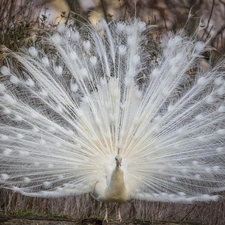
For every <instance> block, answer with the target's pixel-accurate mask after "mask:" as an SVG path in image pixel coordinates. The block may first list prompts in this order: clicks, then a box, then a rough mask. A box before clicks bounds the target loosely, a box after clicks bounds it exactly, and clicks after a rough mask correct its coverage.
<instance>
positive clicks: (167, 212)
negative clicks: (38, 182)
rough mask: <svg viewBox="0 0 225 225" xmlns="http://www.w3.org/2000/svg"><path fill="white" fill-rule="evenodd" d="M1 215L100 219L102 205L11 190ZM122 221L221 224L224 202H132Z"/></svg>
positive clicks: (0, 204) (0, 205)
mask: <svg viewBox="0 0 225 225" xmlns="http://www.w3.org/2000/svg"><path fill="white" fill-rule="evenodd" d="M0 209H1V212H2V214H16V215H26V213H27V212H29V213H30V212H33V214H41V215H46V216H52V215H57V216H65V215H66V216H69V217H72V218H76V219H84V218H90V217H96V218H103V217H104V213H105V204H104V203H102V202H97V201H95V200H93V199H92V198H91V197H90V196H89V195H85V196H77V197H76V196H72V197H67V198H55V199H42V198H30V197H25V196H22V195H20V194H16V193H12V192H11V191H5V190H2V191H1V192H0ZM109 212H110V217H111V218H113V219H116V205H115V204H111V206H110V210H109ZM122 218H123V219H124V220H130V219H132V218H135V219H141V220H143V221H145V220H148V221H176V222H182V221H188V222H195V223H200V224H211V225H223V224H224V221H225V205H224V201H223V200H221V201H219V202H210V203H197V204H191V205H188V204H171V203H151V202H144V201H133V202H130V203H126V204H124V205H122Z"/></svg>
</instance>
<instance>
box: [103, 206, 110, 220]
mask: <svg viewBox="0 0 225 225" xmlns="http://www.w3.org/2000/svg"><path fill="white" fill-rule="evenodd" d="M104 221H106V222H107V223H108V222H109V221H108V203H106V208H105V217H104V220H103V222H104Z"/></svg>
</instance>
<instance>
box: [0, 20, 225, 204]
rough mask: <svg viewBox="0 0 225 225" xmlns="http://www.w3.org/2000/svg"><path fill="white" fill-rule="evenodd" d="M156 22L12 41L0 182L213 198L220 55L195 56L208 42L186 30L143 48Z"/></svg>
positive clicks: (112, 198)
mask: <svg viewBox="0 0 225 225" xmlns="http://www.w3.org/2000/svg"><path fill="white" fill-rule="evenodd" d="M151 28H152V27H147V26H146V24H145V23H144V22H142V21H139V20H138V19H135V20H133V21H130V22H127V23H124V22H114V23H111V24H110V25H108V24H107V23H106V22H105V21H104V20H102V21H100V22H99V23H98V26H97V28H96V29H95V28H93V27H92V26H91V25H85V26H84V27H83V28H80V30H79V29H78V30H74V29H72V28H70V27H65V26H63V25H61V26H59V29H58V32H56V33H55V34H54V35H50V36H49V37H48V38H47V39H46V41H45V43H46V44H47V45H48V50H47V51H46V50H45V48H44V47H43V46H36V47H30V48H29V49H25V50H23V51H21V52H19V53H12V52H11V57H12V59H10V60H9V61H8V64H7V65H6V66H3V67H2V68H1V78H0V82H1V83H0V115H1V124H0V143H1V144H0V155H1V157H0V183H1V187H4V188H8V189H12V190H13V191H16V192H19V193H21V194H23V195H27V196H36V197H58V196H68V195H80V194H84V193H91V194H92V196H93V197H94V198H96V199H97V200H100V201H106V202H118V203H123V202H126V201H128V200H130V199H143V200H147V201H163V202H184V203H192V202H195V201H215V200H218V198H219V196H218V195H217V194H215V193H217V192H219V191H222V190H224V189H225V180H224V178H225V162H224V159H225V157H224V153H225V127H224V125H225V103H224V97H225V82H224V77H225V72H224V70H223V68H222V64H220V65H218V66H216V67H215V68H210V66H209V67H208V68H203V67H201V66H200V65H201V64H200V62H201V61H203V59H202V54H203V53H204V51H205V50H206V48H207V43H203V42H200V41H196V40H195V38H187V37H183V36H182V35H181V34H178V35H174V36H172V35H169V36H167V37H166V38H167V39H166V42H164V43H162V51H161V52H160V51H156V50H154V49H153V48H152V49H149V47H148V46H149V37H148V36H147V31H149V30H151ZM13 61H16V62H17V64H19V65H20V67H16V66H14V65H15V64H13ZM191 71H195V72H194V73H195V76H192V75H191ZM115 157H116V160H115Z"/></svg>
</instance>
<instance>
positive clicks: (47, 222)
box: [0, 215, 200, 225]
mask: <svg viewBox="0 0 225 225" xmlns="http://www.w3.org/2000/svg"><path fill="white" fill-rule="evenodd" d="M101 224H102V220H100V219H95V218H90V219H84V220H75V219H53V218H39V217H37V218H36V217H15V216H5V215H0V225H101ZM104 224H107V223H104ZM108 224H109V225H150V224H151V225H200V224H199V223H189V222H180V223H179V222H178V223H175V222H169V221H162V222H150V221H141V220H132V221H123V222H117V221H109V223H108Z"/></svg>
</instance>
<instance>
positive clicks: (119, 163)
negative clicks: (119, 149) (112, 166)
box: [115, 154, 122, 167]
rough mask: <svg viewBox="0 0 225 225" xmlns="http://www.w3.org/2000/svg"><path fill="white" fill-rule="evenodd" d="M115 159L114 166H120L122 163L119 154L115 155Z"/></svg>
mask: <svg viewBox="0 0 225 225" xmlns="http://www.w3.org/2000/svg"><path fill="white" fill-rule="evenodd" d="M115 160H116V166H117V167H119V166H121V164H122V158H121V157H120V155H119V154H118V155H117V156H116V157H115Z"/></svg>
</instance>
